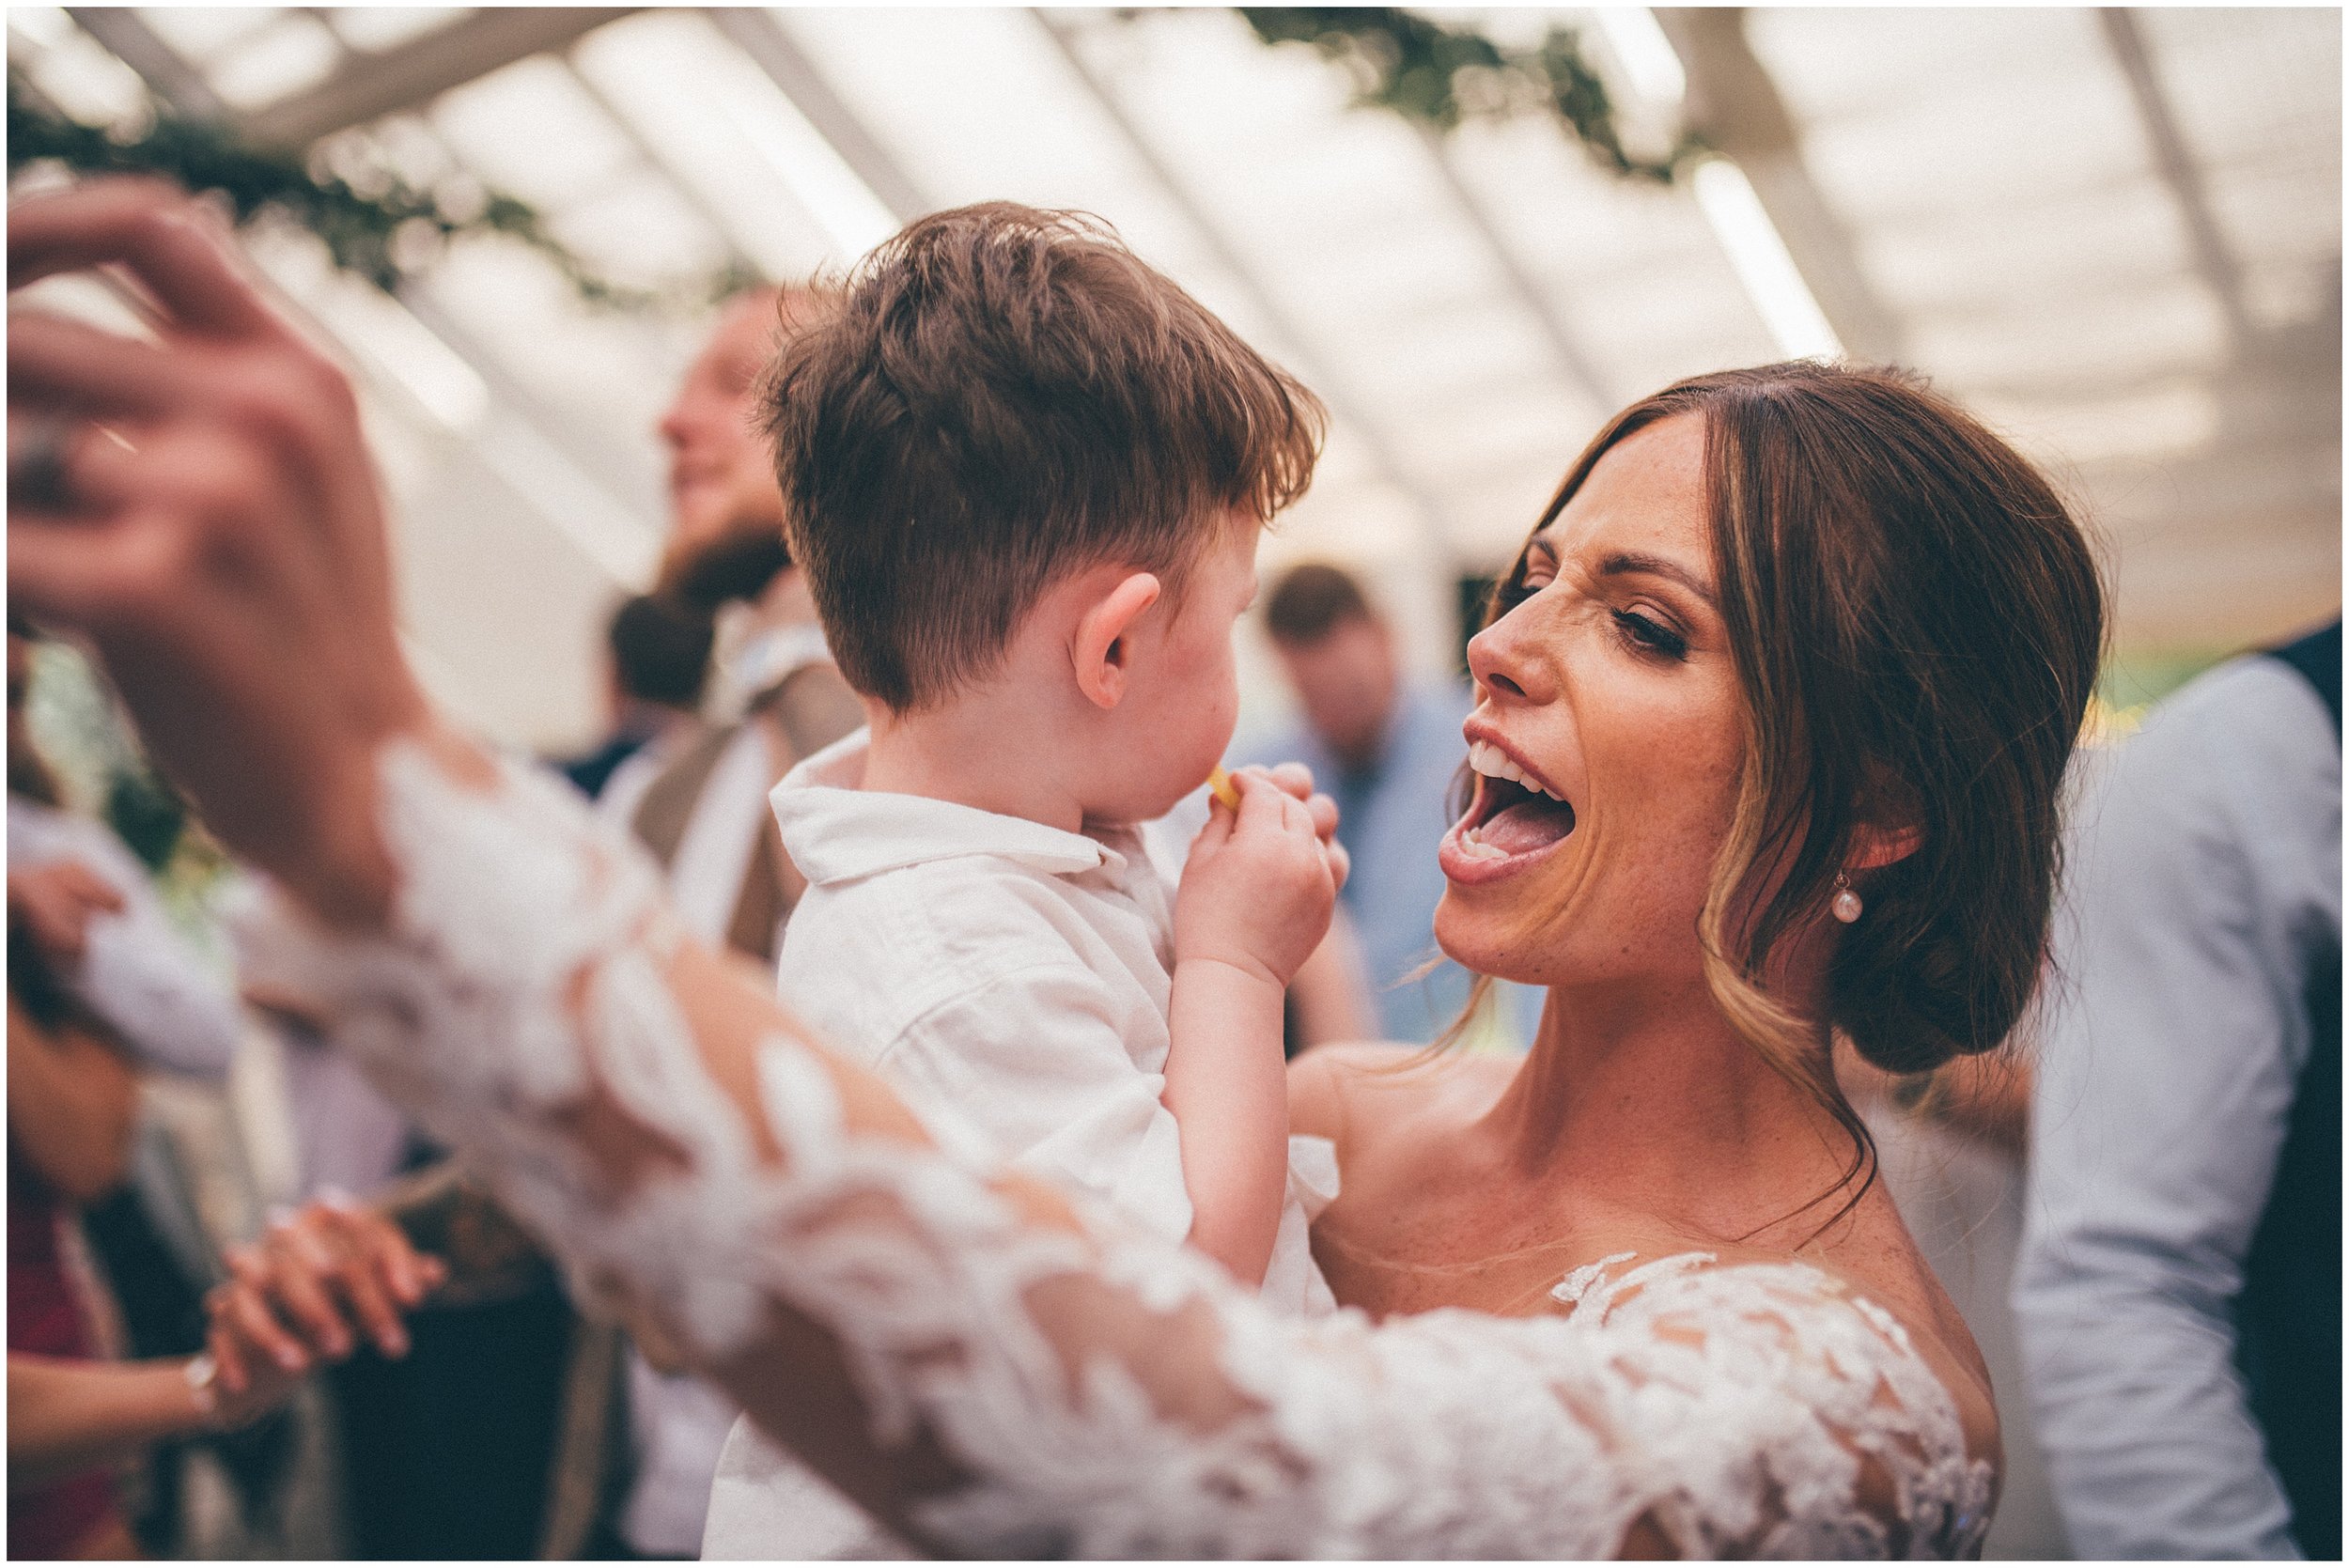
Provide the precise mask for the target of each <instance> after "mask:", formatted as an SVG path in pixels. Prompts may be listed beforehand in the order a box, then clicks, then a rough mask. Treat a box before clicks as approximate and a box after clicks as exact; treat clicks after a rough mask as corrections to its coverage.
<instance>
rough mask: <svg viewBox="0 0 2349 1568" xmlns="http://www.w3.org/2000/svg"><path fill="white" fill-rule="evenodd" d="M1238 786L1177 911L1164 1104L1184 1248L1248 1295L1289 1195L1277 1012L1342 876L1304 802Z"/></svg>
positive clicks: (1202, 842) (1337, 854) (1196, 849)
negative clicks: (1185, 1216)
mask: <svg viewBox="0 0 2349 1568" xmlns="http://www.w3.org/2000/svg"><path fill="white" fill-rule="evenodd" d="M1237 782H1238V784H1239V787H1240V790H1241V799H1240V808H1239V810H1238V811H1237V813H1235V812H1233V811H1231V810H1230V809H1229V808H1228V807H1227V806H1224V805H1221V804H1218V805H1217V806H1216V807H1215V808H1214V811H1213V814H1212V815H1210V816H1209V818H1208V820H1207V826H1206V828H1205V829H1203V830H1201V831H1200V834H1199V838H1198V840H1197V842H1196V843H1195V844H1193V845H1192V846H1191V852H1190V863H1189V864H1188V865H1187V866H1186V867H1185V869H1184V872H1183V885H1182V891H1181V893H1180V894H1179V896H1178V897H1177V899H1176V902H1175V986H1174V996H1173V1000H1172V1001H1171V1003H1170V1004H1169V1008H1168V1017H1167V1029H1168V1034H1169V1036H1170V1047H1169V1049H1168V1052H1167V1060H1166V1092H1165V1094H1164V1102H1165V1105H1166V1108H1167V1110H1169V1111H1170V1112H1172V1113H1173V1115H1174V1117H1175V1126H1176V1127H1177V1128H1178V1129H1179V1131H1180V1134H1181V1141H1182V1152H1183V1185H1184V1187H1185V1188H1187V1189H1188V1190H1189V1192H1190V1202H1191V1211H1192V1220H1191V1234H1190V1240H1191V1244H1192V1245H1193V1246H1194V1247H1197V1248H1199V1249H1200V1250H1203V1251H1205V1252H1206V1253H1208V1254H1209V1255H1211V1256H1213V1257H1214V1258H1215V1259H1217V1261H1219V1262H1221V1264H1222V1265H1224V1266H1225V1267H1226V1268H1228V1269H1230V1270H1231V1271H1232V1273H1233V1274H1234V1275H1235V1276H1236V1277H1237V1278H1238V1279H1240V1280H1241V1281H1245V1282H1247V1283H1249V1284H1257V1283H1261V1282H1262V1281H1263V1280H1264V1274H1265V1267H1266V1265H1268V1264H1269V1263H1270V1262H1271V1260H1272V1244H1273V1240H1274V1237H1275V1236H1276V1235H1277V1234H1279V1231H1280V1227H1281V1208H1282V1203H1283V1198H1284V1197H1285V1195H1286V1191H1287V1186H1288V1087H1287V1074H1286V1066H1285V1063H1284V1061H1283V1055H1282V1049H1281V1044H1282V1042H1281V999H1282V996H1283V992H1284V991H1285V990H1286V988H1287V986H1288V983H1289V981H1290V979H1291V978H1293V977H1294V976H1295V975H1296V973H1297V970H1298V967H1299V965H1301V964H1302V963H1304V961H1305V959H1306V958H1307V957H1308V956H1309V955H1311V954H1312V953H1313V950H1314V948H1315V946H1316V945H1318V944H1319V942H1320V940H1321V938H1322V934H1323V933H1324V932H1325V931H1326V930H1328V928H1329V924H1330V907H1331V905H1332V903H1333V902H1334V900H1335V898H1336V896H1337V888H1338V883H1339V882H1340V881H1341V880H1342V879H1343V877H1344V875H1345V873H1344V861H1343V851H1338V850H1333V849H1331V848H1330V846H1326V845H1324V844H1323V842H1322V837H1321V833H1320V832H1319V831H1316V820H1315V815H1316V814H1315V811H1314V810H1312V809H1310V808H1309V807H1308V806H1307V804H1306V802H1304V801H1301V800H1297V799H1296V798H1295V797H1293V796H1292V795H1290V794H1288V793H1287V792H1286V791H1284V790H1283V789H1282V788H1281V787H1280V785H1278V784H1274V783H1273V782H1271V781H1270V780H1269V779H1268V778H1265V777H1263V776H1262V775H1245V774H1244V775H1242V776H1241V777H1240V779H1239V780H1238V781H1237ZM1324 815H1326V813H1325V814H1324Z"/></svg>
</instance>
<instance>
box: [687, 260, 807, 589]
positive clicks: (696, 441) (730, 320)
mask: <svg viewBox="0 0 2349 1568" xmlns="http://www.w3.org/2000/svg"><path fill="white" fill-rule="evenodd" d="M821 303H822V302H821V298H820V296H818V295H816V294H813V293H811V292H809V291H807V290H804V289H790V290H786V289H780V288H756V289H752V290H750V291H749V292H747V293H743V294H739V295H737V296H735V297H734V298H733V299H732V300H729V301H728V302H726V304H725V306H724V308H723V310H722V311H721V312H720V314H719V318H718V324H717V327H716V329H715V330H714V331H712V332H711V334H709V341H708V343H707V344H706V345H705V346H704V347H703V349H702V351H701V352H700V354H698V355H697V356H695V358H694V360H693V363H692V365H689V366H688V367H687V369H686V372H685V380H684V382H683V383H682V384H681V385H679V386H678V388H677V397H676V400H675V401H673V402H672V403H671V404H670V405H669V411H668V412H667V413H665V414H663V415H662V416H661V426H660V430H661V442H662V444H663V445H665V446H666V447H667V448H668V449H669V539H668V544H667V546H666V548H665V549H664V550H663V551H662V559H661V580H662V582H664V583H666V584H670V585H674V584H676V583H677V582H678V580H679V579H680V578H682V577H683V576H685V575H687V574H688V573H689V572H690V571H691V570H692V567H693V566H694V565H695V564H696V563H697V562H699V561H700V560H701V558H702V557H704V556H705V555H707V554H708V553H710V552H711V551H732V552H735V553H736V554H738V555H741V556H744V557H746V558H747V557H750V556H756V555H758V554H759V553H760V551H759V548H758V547H759V545H760V544H761V543H762V542H771V548H770V550H769V551H767V553H768V554H769V555H775V554H776V553H777V552H778V551H780V547H781V541H782V538H783V492H782V490H781V489H778V488H777V486H776V484H775V465H774V458H773V454H772V451H771V449H770V446H769V444H768V442H767V441H766V438H765V437H764V436H762V435H761V434H760V433H759V431H758V429H757V427H756V426H755V424H754V420H755V418H756V414H757V411H756V410H755V408H754V401H755V399H754V394H755V392H756V390H757V387H758V383H759V381H760V380H761V378H762V377H764V375H765V374H766V371H767V366H768V365H769V363H770V361H771V360H772V359H773V358H774V353H775V349H776V347H777V345H778V343H779V342H780V341H781V339H782V336H783V334H786V333H787V332H790V331H792V330H794V328H795V326H796V324H797V323H798V322H799V321H800V320H801V319H803V318H804V317H805V314H806V313H807V312H809V311H811V310H814V309H817V308H820V307H821ZM781 559H782V560H787V557H782V558H781ZM779 565H780V562H778V567H779ZM720 575H721V576H723V575H726V574H723V573H722V574H720ZM769 575H770V576H771V575H772V571H771V570H770V573H769ZM759 586H763V582H762V583H761V584H759ZM755 593H756V588H755V587H754V589H753V591H752V593H751V594H749V595H743V596H740V597H746V598H747V597H755Z"/></svg>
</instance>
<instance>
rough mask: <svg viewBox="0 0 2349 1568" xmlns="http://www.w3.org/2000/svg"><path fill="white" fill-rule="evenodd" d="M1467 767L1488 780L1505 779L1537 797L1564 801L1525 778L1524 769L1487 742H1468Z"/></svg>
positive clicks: (1554, 792) (1561, 796)
mask: <svg viewBox="0 0 2349 1568" xmlns="http://www.w3.org/2000/svg"><path fill="white" fill-rule="evenodd" d="M1469 767H1470V768H1472V769H1473V770H1474V771H1476V772H1479V773H1482V774H1484V775H1485V776H1486V778H1488V779H1506V780H1508V781H1509V782H1510V783H1511V784H1516V785H1517V786H1518V787H1520V788H1523V789H1530V790H1532V791H1533V792H1534V793H1535V794H1537V795H1547V796H1548V797H1549V798H1550V799H1551V800H1560V801H1563V800H1565V797H1564V796H1563V795H1561V794H1559V793H1558V792H1557V791H1556V790H1554V789H1549V788H1546V787H1544V786H1543V785H1541V784H1536V783H1534V782H1533V780H1532V779H1531V778H1529V777H1527V776H1526V771H1525V769H1524V768H1519V767H1518V766H1517V764H1516V763H1514V762H1512V761H1510V760H1509V753H1506V752H1504V751H1502V750H1501V748H1500V747H1498V746H1496V745H1494V744H1493V743H1492V742H1491V741H1489V740H1471V741H1470V742H1469Z"/></svg>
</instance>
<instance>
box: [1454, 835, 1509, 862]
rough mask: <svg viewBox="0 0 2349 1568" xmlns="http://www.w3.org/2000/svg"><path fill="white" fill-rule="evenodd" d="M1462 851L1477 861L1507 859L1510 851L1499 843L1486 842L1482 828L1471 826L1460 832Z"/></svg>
mask: <svg viewBox="0 0 2349 1568" xmlns="http://www.w3.org/2000/svg"><path fill="white" fill-rule="evenodd" d="M1460 852H1461V853H1462V854H1464V855H1466V856H1468V857H1469V858H1470V860H1475V861H1505V860H1507V859H1508V858H1509V851H1507V850H1506V849H1503V848H1502V847H1501V846H1499V845H1498V844H1486V842H1485V838H1484V831H1483V830H1482V829H1481V828H1470V829H1468V830H1467V831H1464V832H1462V833H1461V834H1460Z"/></svg>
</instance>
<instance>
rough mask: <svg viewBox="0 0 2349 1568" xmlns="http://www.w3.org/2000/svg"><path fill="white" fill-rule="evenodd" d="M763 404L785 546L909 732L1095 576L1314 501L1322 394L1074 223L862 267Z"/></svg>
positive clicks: (923, 241) (928, 235) (946, 236)
mask: <svg viewBox="0 0 2349 1568" xmlns="http://www.w3.org/2000/svg"><path fill="white" fill-rule="evenodd" d="M831 303H832V306H833V308H832V310H831V311H830V313H829V314H828V315H827V317H826V318H824V319H823V320H822V321H821V322H820V323H819V324H817V326H815V327H814V328H813V329H812V330H810V331H808V332H805V333H803V334H800V335H798V336H796V337H794V338H793V339H792V340H791V341H790V342H788V343H787V344H786V346H785V348H784V349H783V351H782V353H781V355H780V357H779V358H778V359H777V361H776V364H775V367H774V370H773V372H772V374H771V375H770V379H769V383H768V386H767V388H766V391H765V393H764V395H763V398H764V409H765V425H766V428H767V431H768V433H769V434H770V436H771V437H772V438H773V440H774V442H775V466H776V475H777V478H778V479H779V480H780V481H781V483H782V486H783V495H784V503H785V515H786V530H787V534H788V537H789V540H790V545H791V551H792V554H793V556H794V557H795V558H796V559H797V560H798V561H799V562H800V564H801V567H803V568H804V569H805V571H806V572H807V578H808V585H809V587H810V588H811V589H812V590H813V591H814V593H815V596H816V605H817V612H818V613H820V614H821V616H822V617H823V623H824V631H825V635H826V636H827V638H828V639H829V640H830V642H831V644H832V656H833V657H834V658H835V659H836V660H839V663H840V670H841V673H842V674H843V675H846V676H847V677H848V684H849V685H851V686H853V687H855V688H856V689H857V690H858V691H862V692H863V693H865V694H866V695H867V696H871V697H874V698H877V699H879V701H881V702H884V703H886V704H888V705H889V706H890V707H891V708H893V709H894V710H896V711H898V712H906V711H910V710H912V709H916V708H920V707H925V706H931V705H933V704H935V703H937V702H938V701H940V700H941V699H942V698H944V697H945V696H946V695H948V694H949V693H950V692H952V691H954V690H955V688H956V687H957V686H958V685H960V684H962V683H964V682H966V681H970V680H972V679H977V678H981V677H984V676H985V675H987V674H988V673H989V672H990V671H991V670H992V669H993V668H994V666H995V664H996V662H997V660H1000V659H1001V658H1002V656H1003V650H1004V648H1005V646H1006V645H1007V644H1009V642H1010V640H1011V636H1012V633H1013V631H1014V629H1016V628H1017V627H1018V626H1019V619H1020V617H1021V616H1023V615H1025V614H1026V613H1028V611H1029V610H1030V609H1031V608H1032V607H1033V606H1034V603H1035V600H1036V598H1037V597H1038V596H1039V595H1041V594H1042V593H1043V591H1044V590H1045V589H1046V588H1047V587H1049V586H1050V584H1051V583H1053V582H1057V581H1059V580H1061V579H1064V578H1066V576H1067V575H1068V574H1070V573H1072V572H1076V571H1081V570H1083V569H1084V568H1086V567H1094V566H1098V565H1102V564H1105V563H1117V564H1128V563H1130V564H1131V565H1133V566H1135V567H1140V568H1142V569H1143V570H1148V571H1155V572H1158V573H1159V574H1160V575H1161V576H1162V577H1164V578H1165V579H1166V580H1167V588H1168V593H1169V595H1170V597H1171V596H1173V595H1174V594H1175V593H1177V592H1178V591H1179V589H1180V586H1181V582H1182V578H1183V575H1184V573H1185V572H1186V570H1187V569H1188V568H1189V567H1190V566H1191V564H1192V563H1193V562H1194V561H1196V560H1197V558H1198V557H1199V555H1200V554H1201V552H1202V551H1204V550H1205V549H1206V547H1207V546H1208V545H1209V544H1211V543H1212V542H1213V541H1214V540H1215V539H1216V538H1217V537H1218V536H1220V534H1221V527H1222V524H1223V520H1224V519H1225V518H1226V517H1227V516H1228V515H1229V514H1231V513H1232V512H1234V511H1237V512H1240V513H1242V514H1245V515H1246V516H1249V517H1252V518H1253V519H1254V520H1257V521H1258V522H1259V523H1262V522H1267V521H1269V520H1271V518H1272V516H1273V514H1275V513H1276V512H1278V511H1280V510H1281V509H1282V508H1283V507H1284V506H1286V505H1289V504H1290V503H1291V502H1293V501H1295V500H1296V499H1297V498H1298V497H1299V496H1300V495H1302V494H1303V493H1304V491H1305V487H1306V485H1307V484H1308V483H1309V482H1310V481H1311V480H1312V477H1313V470H1314V462H1315V458H1316V456H1317V455H1318V453H1319V450H1320V443H1321V436H1322V431H1323V427H1324V425H1325V423H1326V415H1325V414H1324V412H1323V411H1322V407H1321V404H1320V402H1319V400H1318V399H1316V398H1315V396H1314V395H1313V394H1312V393H1310V392H1308V391H1307V390H1305V388H1304V387H1303V385H1301V384H1300V383H1299V382H1298V381H1297V380H1295V379H1294V378H1292V377H1290V376H1289V375H1288V374H1286V373H1285V372H1283V371H1282V370H1280V369H1278V368H1276V367H1275V366H1273V365H1270V364H1268V362H1267V361H1266V360H1265V359H1264V357H1263V356H1262V355H1260V354H1258V353H1257V352H1256V351H1255V350H1254V349H1251V348H1249V347H1248V345H1247V344H1245V343H1243V342H1241V341H1240V339H1239V337H1238V336H1237V334H1235V333H1234V332H1233V331H1232V330H1231V329H1230V328H1229V327H1226V326H1225V325H1224V324H1223V323H1222V322H1221V321H1219V320H1217V319H1216V318H1215V317H1213V316H1212V315H1210V314H1208V312H1207V311H1206V309H1205V308H1204V307H1203V306H1201V305H1200V304H1199V303H1198V302H1197V301H1195V300H1193V299H1192V298H1191V297H1190V295H1189V294H1187V293H1185V292H1184V291H1183V290H1182V289H1181V288H1179V287H1176V286H1175V284H1174V283H1173V282H1171V281H1169V280H1168V279H1167V278H1165V277H1163V276H1161V275H1160V274H1159V273H1158V272H1155V271H1153V270H1152V269H1151V268H1150V267H1148V266H1147V265H1145V264H1144V263H1143V261H1142V260H1141V259H1140V258H1138V257H1137V256H1134V254H1133V253H1132V252H1131V251H1128V249H1127V248H1126V247H1125V245H1124V243H1123V242H1122V241H1119V239H1118V238H1117V235H1116V233H1115V231H1114V230H1112V228H1111V227H1110V225H1108V224H1106V223H1104V222H1102V221H1101V220H1100V219H1098V218H1095V217H1092V216H1089V215H1087V214H1083V213H1076V212H1054V211H1043V210H1037V209H1034V208H1030V207H1022V206H1019V205H1017V204H1014V203H1010V202H988V203H985V204H983V205H980V206H976V207H964V208H957V209H955V210H951V211H946V212H938V213H933V214H931V215H930V216H929V217H926V218H923V219H920V220H918V221H917V222H915V223H913V224H912V225H909V226H908V227H907V228H905V229H904V230H903V231H901V232H900V233H899V234H897V235H896V237H895V238H894V239H892V240H890V241H888V242H887V243H886V244H883V245H882V246H880V248H879V249H878V250H876V251H874V252H873V253H872V255H870V256H867V257H865V259H864V260H863V262H861V263H859V264H858V266H857V267H856V269H855V270H854V272H851V273H850V274H849V276H848V279H847V281H846V283H845V285H844V286H843V287H841V289H840V291H839V292H838V293H837V294H836V295H835V296H833V298H832V302H831Z"/></svg>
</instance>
